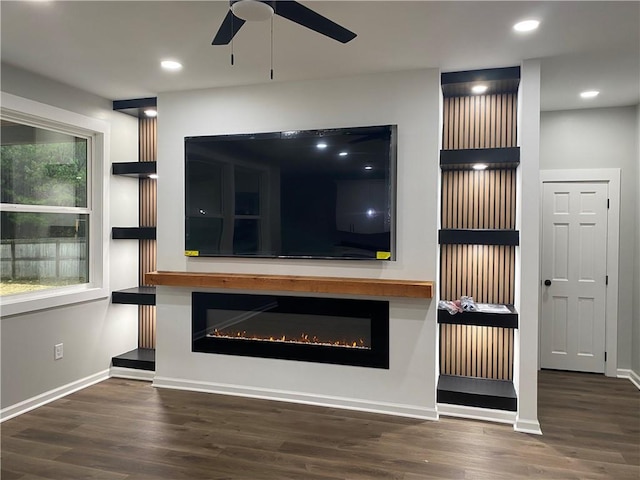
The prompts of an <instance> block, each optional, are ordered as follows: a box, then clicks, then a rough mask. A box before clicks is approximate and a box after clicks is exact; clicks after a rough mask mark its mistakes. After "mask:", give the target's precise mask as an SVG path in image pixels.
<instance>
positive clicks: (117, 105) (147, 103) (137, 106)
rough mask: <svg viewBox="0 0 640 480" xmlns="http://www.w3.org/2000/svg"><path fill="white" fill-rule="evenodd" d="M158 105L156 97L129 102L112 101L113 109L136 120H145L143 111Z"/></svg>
mask: <svg viewBox="0 0 640 480" xmlns="http://www.w3.org/2000/svg"><path fill="white" fill-rule="evenodd" d="M157 105H158V99H157V98H156V97H147V98H132V99H130V100H114V101H113V109H114V110H117V111H119V112H122V113H126V114H127V115H132V116H134V117H138V118H145V117H146V115H145V114H144V111H145V110H147V109H149V108H153V109H155V108H156V107H157Z"/></svg>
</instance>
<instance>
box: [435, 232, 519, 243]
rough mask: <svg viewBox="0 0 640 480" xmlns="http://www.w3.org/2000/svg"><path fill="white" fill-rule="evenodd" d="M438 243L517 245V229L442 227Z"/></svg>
mask: <svg viewBox="0 0 640 480" xmlns="http://www.w3.org/2000/svg"><path fill="white" fill-rule="evenodd" d="M438 242H439V243H440V245H446V244H464V245H519V244H520V232H518V230H504V229H503V230H499V229H463V228H456V229H443V230H440V231H439V232H438Z"/></svg>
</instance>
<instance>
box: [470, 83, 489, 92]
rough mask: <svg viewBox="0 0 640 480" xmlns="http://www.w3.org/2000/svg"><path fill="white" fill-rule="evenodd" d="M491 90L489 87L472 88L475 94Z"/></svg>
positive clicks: (476, 86)
mask: <svg viewBox="0 0 640 480" xmlns="http://www.w3.org/2000/svg"><path fill="white" fill-rule="evenodd" d="M488 89H489V87H488V86H487V85H474V86H473V87H471V92H473V93H484V92H486V91H487V90H488Z"/></svg>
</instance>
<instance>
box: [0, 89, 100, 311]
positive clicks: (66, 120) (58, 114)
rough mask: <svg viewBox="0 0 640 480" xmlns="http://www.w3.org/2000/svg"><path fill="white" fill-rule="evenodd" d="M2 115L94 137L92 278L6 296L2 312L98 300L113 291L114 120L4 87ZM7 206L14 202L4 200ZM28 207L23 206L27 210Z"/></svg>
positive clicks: (90, 142) (90, 206)
mask: <svg viewBox="0 0 640 480" xmlns="http://www.w3.org/2000/svg"><path fill="white" fill-rule="evenodd" d="M0 115H1V116H2V118H4V119H6V120H10V121H15V122H21V123H25V124H27V125H32V126H36V127H42V128H47V129H51V130H57V131H62V132H64V133H68V134H71V135H77V136H80V137H84V138H87V139H88V148H90V151H89V152H88V154H89V155H88V157H89V158H90V159H91V160H90V162H88V164H87V207H88V209H89V210H90V213H89V215H90V220H89V259H88V263H89V282H88V283H85V284H81V285H70V286H68V287H60V288H51V289H46V290H38V291H35V292H28V293H23V294H16V295H11V296H5V297H0V315H1V316H2V317H6V316H10V315H18V314H21V313H27V312H31V311H35V310H43V309H47V308H54V307H60V306H64V305H70V304H74V303H80V302H88V301H94V300H98V299H102V298H107V297H108V296H109V248H108V246H109V225H108V219H109V211H108V208H109V207H108V205H109V198H108V189H107V188H106V187H107V181H108V171H107V168H106V166H107V165H108V163H109V162H108V160H109V144H110V143H109V142H110V125H109V123H107V122H105V121H103V120H99V119H96V118H91V117H86V116H84V115H80V114H78V113H75V112H70V111H67V110H63V109H61V108H57V107H53V106H51V105H46V104H44V103H39V102H35V101H33V100H29V99H26V98H22V97H18V96H15V95H11V94H8V93H5V92H0ZM3 210H5V211H8V210H10V207H8V206H6V205H4V206H3ZM22 210H23V209H22V208H21V211H22Z"/></svg>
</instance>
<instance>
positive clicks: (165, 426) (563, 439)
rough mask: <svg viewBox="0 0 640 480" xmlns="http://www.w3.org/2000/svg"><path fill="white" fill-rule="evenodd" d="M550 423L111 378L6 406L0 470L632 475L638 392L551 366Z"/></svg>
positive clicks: (638, 430) (244, 475) (116, 474)
mask: <svg viewBox="0 0 640 480" xmlns="http://www.w3.org/2000/svg"><path fill="white" fill-rule="evenodd" d="M539 419H540V423H541V426H542V430H543V432H544V435H543V436H537V435H526V434H522V433H516V432H514V431H513V428H512V427H511V426H509V425H499V424H491V423H485V422H477V421H472V420H461V419H453V418H442V419H441V420H440V421H439V422H430V421H420V420H413V419H407V418H400V417H392V416H385V415H376V414H367V413H360V412H350V411H345V410H338V409H332V408H322V407H313V406H304V405H296V404H289V403H282V402H273V401H264V400H254V399H243V398H236V397H229V396H221V395H212V394H206V393H195V392H182V391H175V390H163V389H155V388H153V387H151V385H150V384H149V383H145V382H136V381H130V380H121V379H110V380H107V381H105V382H102V383H100V384H97V385H94V386H92V387H89V388H87V389H85V390H82V391H80V392H77V393H74V394H72V395H70V396H68V397H65V398H63V399H61V400H58V401H55V402H53V403H50V404H48V405H46V406H43V407H41V408H38V409H36V410H33V411H31V412H29V413H27V414H24V415H21V416H20V417H17V418H14V419H11V420H8V421H6V422H4V423H3V424H2V426H1V428H2V444H1V448H2V477H1V478H2V480H41V479H55V480H71V479H114V480H124V479H127V480H134V479H135V480H161V479H171V480H179V479H218V480H222V479H250V480H259V479H265V480H266V479H284V480H287V479H295V480H321V479H322V480H337V479H350V480H351V479H354V480H356V479H363V480H364V479H404V480H419V479H436V478H437V479H486V480H500V479H519V478H537V479H545V480H546V479H616V480H622V479H633V480H638V479H639V478H640V393H639V392H638V390H637V389H636V388H635V387H634V386H633V385H632V384H631V383H630V382H629V381H628V380H623V379H612V378H606V377H604V376H602V375H590V374H575V373H566V372H549V371H543V372H541V373H540V378H539Z"/></svg>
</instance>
